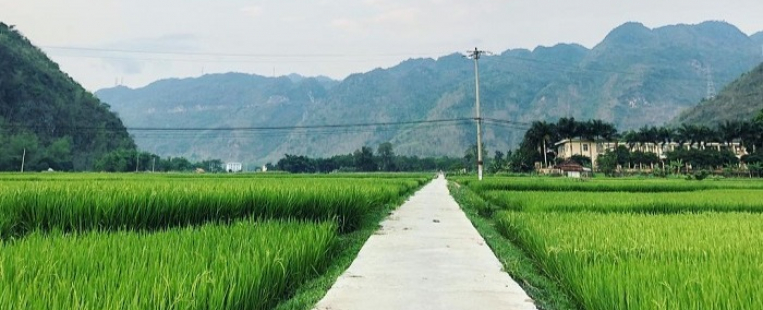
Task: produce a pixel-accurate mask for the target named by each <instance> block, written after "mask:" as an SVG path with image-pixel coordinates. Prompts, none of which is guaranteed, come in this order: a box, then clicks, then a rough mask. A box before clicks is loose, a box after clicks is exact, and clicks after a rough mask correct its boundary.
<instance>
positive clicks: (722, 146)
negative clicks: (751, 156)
mask: <svg viewBox="0 0 763 310" xmlns="http://www.w3.org/2000/svg"><path fill="white" fill-rule="evenodd" d="M619 145H622V146H625V147H627V148H628V149H629V150H630V151H631V152H634V151H641V152H645V153H654V154H655V155H657V156H658V157H659V158H661V159H665V158H666V157H667V156H666V154H667V153H668V152H672V151H675V150H677V149H681V148H683V149H687V150H688V149H690V148H693V149H715V150H718V151H721V150H730V151H731V152H732V153H734V155H735V156H736V157H737V158H742V156H744V155H747V150H746V149H745V148H744V146H742V145H741V144H740V143H739V142H732V143H729V144H728V145H726V143H717V142H707V143H695V144H694V145H693V146H690V145H689V144H688V143H684V144H683V145H681V144H678V143H676V142H670V143H664V144H660V143H657V144H655V143H652V142H647V143H636V144H628V143H626V142H623V141H620V142H612V141H592V140H585V139H564V140H562V141H559V142H557V143H556V144H554V146H555V147H556V154H557V155H556V156H557V158H560V159H569V158H571V157H572V156H575V155H582V156H586V157H588V158H590V159H591V162H592V163H593V164H594V165H596V159H597V158H599V156H600V155H604V153H606V152H607V151H614V150H615V149H616V148H617V147H618V146H619Z"/></svg>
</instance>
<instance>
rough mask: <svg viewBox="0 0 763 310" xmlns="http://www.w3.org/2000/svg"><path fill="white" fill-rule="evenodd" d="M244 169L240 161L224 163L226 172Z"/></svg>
mask: <svg viewBox="0 0 763 310" xmlns="http://www.w3.org/2000/svg"><path fill="white" fill-rule="evenodd" d="M242 170H244V165H242V164H241V163H225V171H227V172H241V171H242Z"/></svg>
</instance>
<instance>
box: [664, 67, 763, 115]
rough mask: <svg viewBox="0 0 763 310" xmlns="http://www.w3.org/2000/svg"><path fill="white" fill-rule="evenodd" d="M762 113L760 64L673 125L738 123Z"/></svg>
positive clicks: (762, 88) (685, 113)
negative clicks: (759, 112)
mask: <svg viewBox="0 0 763 310" xmlns="http://www.w3.org/2000/svg"><path fill="white" fill-rule="evenodd" d="M760 110H763V64H760V65H759V66H757V67H756V68H755V69H753V70H752V71H750V72H748V73H744V74H742V76H741V77H739V79H737V80H735V81H733V82H732V83H731V84H729V85H728V86H726V87H724V88H723V90H722V91H721V92H720V93H719V94H718V95H717V96H715V98H713V99H710V100H704V101H702V102H700V103H699V104H698V105H697V106H695V107H692V108H690V109H688V110H686V111H684V112H683V113H681V115H679V116H678V118H676V120H675V121H676V122H678V123H684V124H692V125H700V124H711V123H714V122H730V123H735V122H740V121H745V120H747V119H748V118H749V117H750V115H754V114H755V113H757V112H758V111H760Z"/></svg>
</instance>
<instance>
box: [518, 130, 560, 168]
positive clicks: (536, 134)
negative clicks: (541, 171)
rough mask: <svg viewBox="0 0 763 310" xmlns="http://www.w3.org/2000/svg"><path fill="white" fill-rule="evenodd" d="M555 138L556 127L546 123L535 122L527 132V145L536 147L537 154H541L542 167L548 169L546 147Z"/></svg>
mask: <svg viewBox="0 0 763 310" xmlns="http://www.w3.org/2000/svg"><path fill="white" fill-rule="evenodd" d="M555 137H556V126H555V125H554V124H551V123H548V122H546V121H542V122H541V121H535V122H533V123H532V125H531V126H530V129H529V130H528V131H527V137H526V138H525V139H527V140H528V142H529V143H532V145H535V146H537V147H538V149H539V152H541V153H543V164H544V167H548V149H547V145H548V143H550V142H553V139H554V138H555Z"/></svg>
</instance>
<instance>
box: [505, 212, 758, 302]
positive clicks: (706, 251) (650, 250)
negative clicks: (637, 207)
mask: <svg viewBox="0 0 763 310" xmlns="http://www.w3.org/2000/svg"><path fill="white" fill-rule="evenodd" d="M496 222H497V226H498V228H499V230H501V232H502V233H503V234H504V235H505V236H507V237H508V238H510V239H512V240H513V241H514V242H516V243H517V244H519V245H520V246H521V247H523V248H524V249H525V251H526V252H528V253H529V254H530V255H531V256H532V257H533V258H534V259H535V260H536V262H537V263H538V264H539V265H540V267H541V268H542V269H543V270H545V272H546V273H548V274H549V275H550V276H551V277H552V278H554V279H556V280H557V281H559V282H560V283H561V284H562V285H563V286H564V287H565V288H566V289H567V290H568V291H569V293H570V295H571V296H573V297H574V298H575V300H576V301H577V302H578V303H579V306H580V308H581V309H763V294H760V287H759V286H760V279H763V234H760V232H761V231H763V215H761V214H749V213H702V214H672V215H644V214H602V213H588V212H582V213H556V212H533V213H526V212H506V211H503V212H500V213H498V214H497V215H496Z"/></svg>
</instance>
